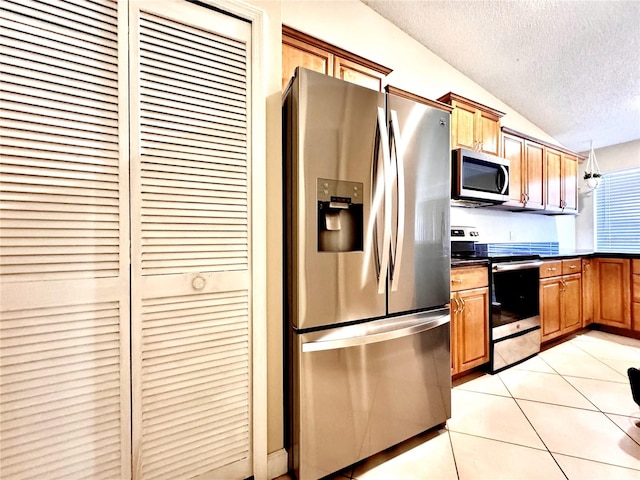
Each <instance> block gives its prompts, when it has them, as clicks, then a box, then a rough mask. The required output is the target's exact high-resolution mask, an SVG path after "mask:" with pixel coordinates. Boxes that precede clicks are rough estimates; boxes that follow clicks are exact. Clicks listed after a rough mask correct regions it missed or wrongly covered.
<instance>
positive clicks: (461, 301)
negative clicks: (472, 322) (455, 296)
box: [460, 298, 466, 313]
mask: <svg viewBox="0 0 640 480" xmlns="http://www.w3.org/2000/svg"><path fill="white" fill-rule="evenodd" d="M460 303H461V304H462V310H460V313H462V312H464V309H465V307H466V305H465V303H464V300H463V299H462V298H461V299H460Z"/></svg>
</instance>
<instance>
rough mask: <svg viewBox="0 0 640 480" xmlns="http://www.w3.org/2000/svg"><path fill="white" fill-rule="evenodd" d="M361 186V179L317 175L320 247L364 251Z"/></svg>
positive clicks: (321, 249)
mask: <svg viewBox="0 0 640 480" xmlns="http://www.w3.org/2000/svg"><path fill="white" fill-rule="evenodd" d="M362 189H363V184H362V183H358V182H347V181H343V180H329V179H326V178H318V180H317V197H318V251H320V252H357V251H362V249H363V238H364V235H363V218H362V194H363V191H362Z"/></svg>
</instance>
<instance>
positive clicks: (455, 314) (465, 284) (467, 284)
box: [451, 267, 489, 375]
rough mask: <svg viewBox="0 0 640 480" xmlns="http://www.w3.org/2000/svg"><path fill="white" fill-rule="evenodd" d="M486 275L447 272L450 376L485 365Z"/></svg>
mask: <svg viewBox="0 0 640 480" xmlns="http://www.w3.org/2000/svg"><path fill="white" fill-rule="evenodd" d="M488 285H489V271H488V268H487V267H459V268H453V269H452V270H451V293H452V295H451V373H452V375H455V374H459V373H462V372H465V371H467V370H470V369H472V368H475V367H478V366H480V365H483V364H485V363H487V362H488V361H489V287H488Z"/></svg>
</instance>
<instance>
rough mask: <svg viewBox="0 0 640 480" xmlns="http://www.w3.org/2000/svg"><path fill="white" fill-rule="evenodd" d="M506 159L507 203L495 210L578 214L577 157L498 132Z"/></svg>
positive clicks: (522, 136)
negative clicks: (507, 161) (509, 197)
mask: <svg viewBox="0 0 640 480" xmlns="http://www.w3.org/2000/svg"><path fill="white" fill-rule="evenodd" d="M502 145H503V147H502V152H501V155H502V156H503V157H504V158H507V159H509V164H510V167H509V168H510V185H509V194H510V196H511V200H510V201H509V202H507V203H505V204H504V205H502V206H498V207H497V208H507V209H509V210H514V209H519V208H522V209H524V210H530V211H532V212H534V213H542V214H554V215H555V214H562V213H565V214H575V213H577V212H578V156H577V155H575V154H573V153H571V152H569V151H567V150H564V149H562V148H560V147H557V148H555V147H553V146H551V145H548V144H546V143H544V142H542V141H540V140H537V139H535V138H532V137H530V136H528V135H525V134H523V133H520V132H516V131H515V130H511V129H509V128H505V127H503V128H502Z"/></svg>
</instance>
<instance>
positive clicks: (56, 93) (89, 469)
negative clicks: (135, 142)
mask: <svg viewBox="0 0 640 480" xmlns="http://www.w3.org/2000/svg"><path fill="white" fill-rule="evenodd" d="M122 7H123V8H122V10H121V11H120V12H118V8H119V6H118V5H117V4H116V3H115V2H112V1H109V0H93V1H92V2H86V1H79V0H76V1H73V2H71V1H62V0H21V1H19V0H18V1H13V0H3V1H2V3H1V4H0V29H2V37H1V39H0V48H1V50H0V62H1V64H0V72H1V73H0V80H1V85H0V88H1V91H0V102H1V103H0V122H1V123H0V136H1V138H0V149H1V150H0V154H1V157H0V162H1V163H0V249H1V250H0V253H1V255H0V283H1V285H0V289H1V294H0V301H1V302H0V303H1V306H0V337H1V339H0V362H1V377H0V382H1V385H0V390H1V392H0V420H1V422H0V447H1V448H0V477H1V478H3V479H25V478H33V479H38V480H40V479H53V478H91V479H98V478H104V479H119V478H128V477H129V476H130V474H131V467H130V465H131V462H130V455H131V453H130V452H131V440H130V417H129V413H130V404H129V399H130V377H129V375H130V373H129V370H130V368H129V256H128V251H129V244H128V239H129V229H128V228H129V227H128V224H129V218H128V215H129V199H128V186H129V184H128V161H129V159H128V150H127V149H128V146H127V136H126V132H127V129H128V125H127V118H128V115H127V110H126V103H124V102H126V101H127V86H126V85H127V82H128V79H127V77H126V70H124V69H122V70H119V65H120V66H124V67H126V57H123V56H122V54H121V50H122V48H123V45H122V43H126V38H127V37H126V27H127V25H126V14H127V10H126V8H124V7H126V5H122ZM119 15H120V17H119ZM118 18H121V19H122V20H123V22H122V23H121V24H120V25H119V22H118ZM119 32H120V33H119ZM119 72H121V73H119Z"/></svg>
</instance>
